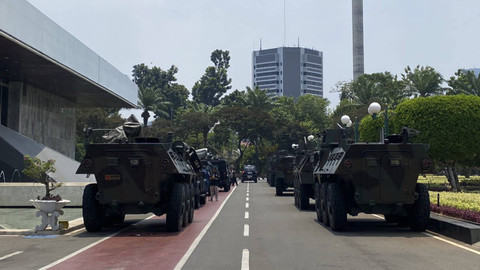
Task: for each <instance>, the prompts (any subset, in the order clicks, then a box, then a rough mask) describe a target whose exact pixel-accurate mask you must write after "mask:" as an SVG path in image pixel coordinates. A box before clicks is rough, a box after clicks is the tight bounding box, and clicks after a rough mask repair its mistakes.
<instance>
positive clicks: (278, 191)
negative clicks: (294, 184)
mask: <svg viewBox="0 0 480 270" xmlns="http://www.w3.org/2000/svg"><path fill="white" fill-rule="evenodd" d="M275 195H276V196H282V195H283V179H282V178H277V179H275Z"/></svg>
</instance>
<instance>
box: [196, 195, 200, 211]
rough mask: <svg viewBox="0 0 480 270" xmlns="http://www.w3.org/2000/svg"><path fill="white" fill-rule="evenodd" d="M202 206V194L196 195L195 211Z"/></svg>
mask: <svg viewBox="0 0 480 270" xmlns="http://www.w3.org/2000/svg"><path fill="white" fill-rule="evenodd" d="M200 206H201V204H200V194H195V209H199V208H200Z"/></svg>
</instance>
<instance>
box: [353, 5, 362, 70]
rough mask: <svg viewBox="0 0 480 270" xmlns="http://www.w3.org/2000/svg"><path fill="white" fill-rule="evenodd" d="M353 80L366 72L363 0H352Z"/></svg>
mask: <svg viewBox="0 0 480 270" xmlns="http://www.w3.org/2000/svg"><path fill="white" fill-rule="evenodd" d="M352 37H353V80H356V79H357V78H358V77H359V76H361V75H362V74H363V73H364V64H363V0H352Z"/></svg>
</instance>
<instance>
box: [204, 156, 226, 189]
mask: <svg viewBox="0 0 480 270" xmlns="http://www.w3.org/2000/svg"><path fill="white" fill-rule="evenodd" d="M204 149H206V148H204ZM201 161H202V166H205V167H207V169H208V170H209V171H210V173H211V172H212V170H213V169H216V170H217V171H218V174H219V177H218V187H220V188H223V191H225V192H227V191H230V179H228V164H227V161H225V160H224V159H223V158H221V157H214V156H212V155H210V154H207V155H205V156H202V158H201Z"/></svg>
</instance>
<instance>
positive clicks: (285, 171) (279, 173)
mask: <svg viewBox="0 0 480 270" xmlns="http://www.w3.org/2000/svg"><path fill="white" fill-rule="evenodd" d="M294 165H295V156H294V155H291V154H289V153H287V152H286V151H285V150H280V151H279V152H278V153H277V154H276V155H275V156H274V158H273V160H272V163H271V169H270V170H271V173H270V177H269V178H267V181H269V182H268V183H272V182H273V183H274V184H273V185H274V186H275V195H277V196H282V195H283V192H284V191H285V190H287V188H289V187H293V178H294V176H293V166H294Z"/></svg>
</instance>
